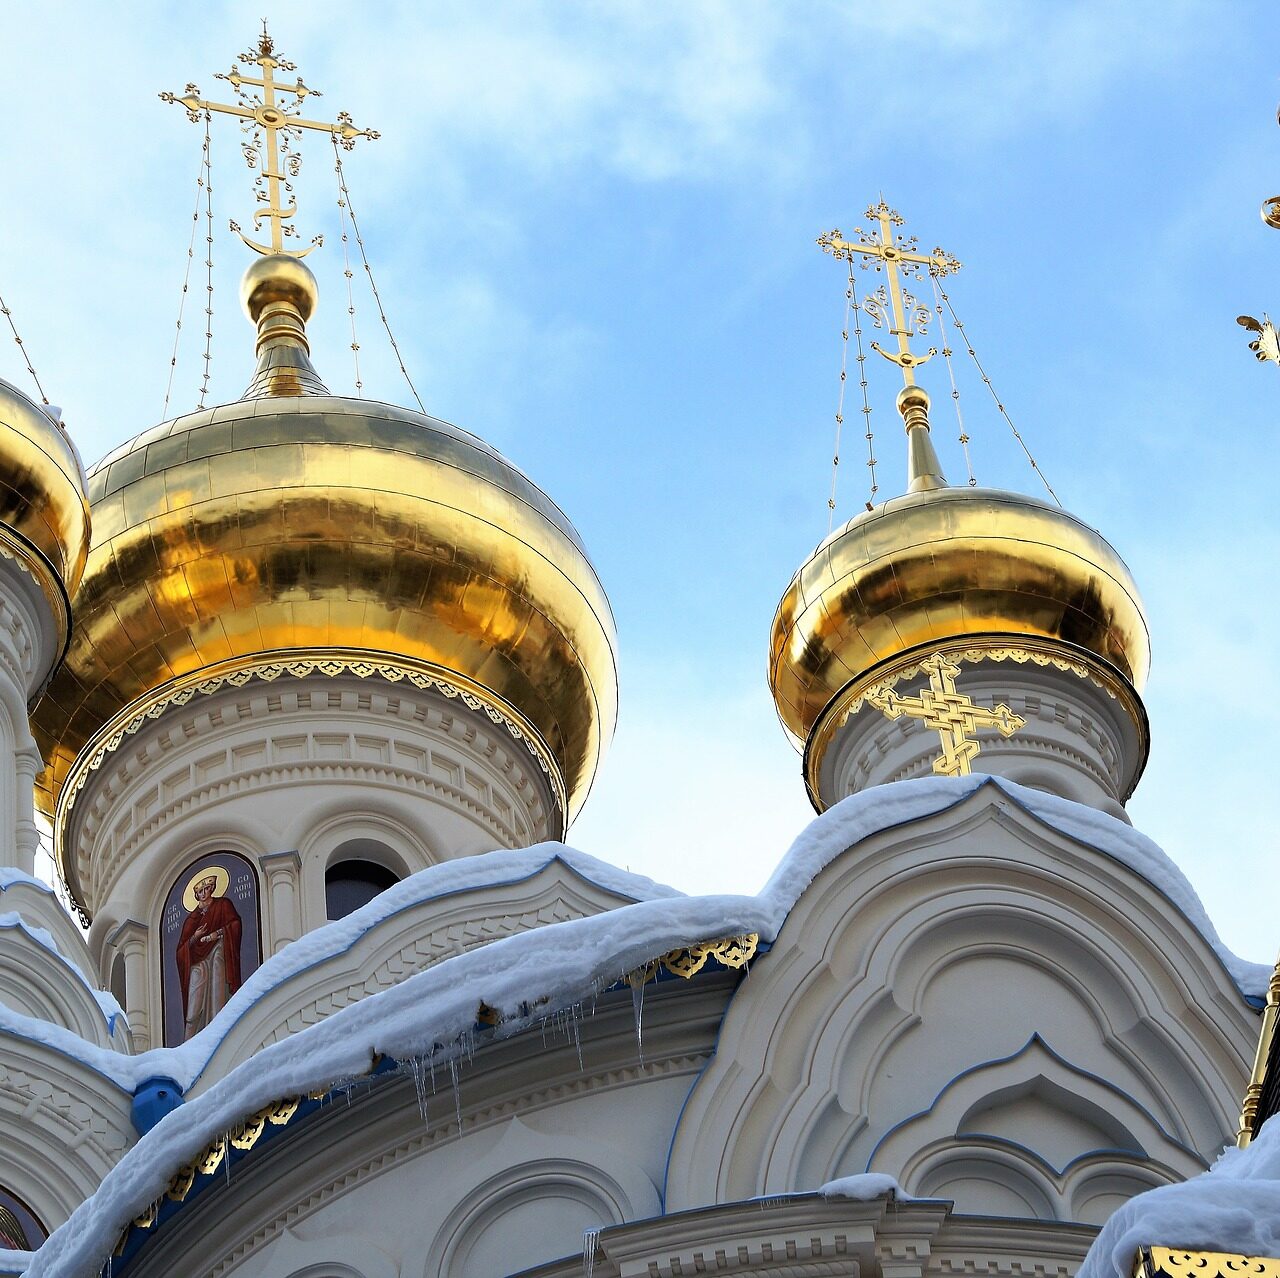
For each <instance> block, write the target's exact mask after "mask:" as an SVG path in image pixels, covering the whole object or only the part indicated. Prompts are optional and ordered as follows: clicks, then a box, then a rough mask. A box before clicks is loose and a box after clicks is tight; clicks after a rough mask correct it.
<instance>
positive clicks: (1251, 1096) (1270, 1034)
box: [1236, 962, 1280, 1149]
mask: <svg viewBox="0 0 1280 1278" xmlns="http://www.w3.org/2000/svg"><path fill="white" fill-rule="evenodd" d="M1278 1016H1280V962H1277V963H1276V966H1275V968H1274V969H1273V970H1272V973H1271V981H1270V983H1269V984H1268V985H1267V1001H1266V1005H1265V1006H1264V1007H1263V1009H1262V1028H1261V1030H1260V1031H1259V1033H1258V1050H1257V1053H1256V1054H1255V1055H1254V1058H1253V1072H1252V1073H1251V1074H1250V1075H1249V1086H1248V1087H1247V1088H1246V1089H1245V1093H1244V1104H1243V1105H1242V1106H1241V1109H1240V1130H1239V1131H1238V1132H1237V1133H1236V1145H1237V1146H1238V1147H1239V1148H1240V1149H1244V1148H1245V1147H1246V1146H1247V1145H1248V1144H1249V1142H1250V1141H1251V1140H1252V1139H1253V1134H1254V1131H1255V1130H1256V1129H1257V1127H1258V1106H1259V1104H1260V1103H1261V1101H1262V1091H1263V1088H1264V1087H1265V1086H1266V1082H1267V1066H1268V1064H1269V1063H1270V1061H1271V1046H1272V1043H1273V1042H1274V1041H1275V1036H1276V1019H1277V1017H1278ZM1269 1117H1270V1115H1269V1114H1268V1115H1264V1121H1265V1119H1266V1118H1269Z"/></svg>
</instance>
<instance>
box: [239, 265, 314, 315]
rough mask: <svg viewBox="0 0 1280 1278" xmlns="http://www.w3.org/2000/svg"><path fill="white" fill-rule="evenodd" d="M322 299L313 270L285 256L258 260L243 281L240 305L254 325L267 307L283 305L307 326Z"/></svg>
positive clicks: (246, 272)
mask: <svg viewBox="0 0 1280 1278" xmlns="http://www.w3.org/2000/svg"><path fill="white" fill-rule="evenodd" d="M319 297H320V289H319V286H318V285H317V284H316V277H315V276H314V275H312V274H311V270H310V268H309V267H307V266H305V265H303V263H301V262H300V261H298V259H297V258H296V257H289V256H288V255H287V254H285V253H271V254H268V255H267V256H266V257H259V258H257V259H255V261H254V262H253V263H252V265H251V266H250V267H249V269H248V270H247V271H245V273H244V278H243V279H242V280H241V281H240V305H241V306H243V307H244V311H245V314H246V315H248V317H249V319H250V320H252V321H253V323H255V324H256V323H257V322H258V320H259V318H260V317H261V315H262V313H263V312H264V311H265V310H266V309H267V307H269V306H272V305H279V304H281V303H283V304H284V305H285V306H287V307H290V308H292V309H293V310H295V311H296V312H297V313H298V317H299V318H300V319H301V320H302V322H303V323H304V324H305V323H306V321H307V320H308V319H310V318H311V312H312V311H314V310H315V308H316V302H317V301H318V300H319Z"/></svg>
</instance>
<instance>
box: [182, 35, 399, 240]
mask: <svg viewBox="0 0 1280 1278" xmlns="http://www.w3.org/2000/svg"><path fill="white" fill-rule="evenodd" d="M236 63H243V64H245V65H249V64H253V65H256V66H257V67H258V68H260V70H261V73H262V74H261V75H260V76H251V75H245V74H244V73H243V72H241V70H240V69H239V67H238V66H237V65H236V64H235V63H233V64H232V67H231V70H230V71H228V72H227V73H226V74H225V75H223V74H218V75H217V76H216V77H215V79H218V80H225V81H226V82H227V83H228V84H229V85H231V87H232V88H233V89H234V90H235V91H236V98H237V101H236V102H234V103H225V102H210V101H208V100H207V99H205V98H202V97H201V96H200V90H199V88H198V87H197V86H196V85H194V84H188V85H187V91H186V93H185V94H183V95H182V97H178V96H176V95H175V94H173V93H168V92H165V93H162V94H161V95H160V97H161V99H162V100H163V101H165V102H174V103H177V104H178V105H179V106H182V107H185V108H186V111H187V118H188V119H190V120H191V121H192V123H196V122H198V121H199V120H200V119H201V118H202V116H203V115H204V114H205V113H217V114H220V115H231V116H235V117H236V118H238V119H239V120H240V121H241V126H242V128H243V130H244V133H245V135H246V137H247V139H248V140H247V141H246V142H244V143H243V144H242V149H243V151H244V157H245V160H246V161H247V162H248V165H249V167H250V168H251V169H256V170H257V172H258V176H257V177H256V178H255V179H254V186H255V187H256V188H257V198H258V204H259V207H258V208H257V209H255V210H254V213H253V225H254V228H255V230H256V229H257V228H258V227H259V226H260V225H261V224H262V223H263V222H269V223H270V225H271V243H270V244H269V245H266V244H259V243H258V242H257V241H256V240H252V239H250V238H249V237H248V236H247V235H246V234H245V233H244V232H243V231H242V230H241V229H240V227H239V226H237V225H236V223H235V222H232V223H231V229H232V230H233V231H235V233H236V234H237V235H239V236H240V238H241V239H242V240H243V241H244V242H245V243H246V244H247V245H248V246H249V247H250V248H251V249H253V250H254V252H256V253H261V254H263V255H264V256H267V255H270V254H276V253H279V254H284V255H286V256H288V257H295V258H298V257H306V255H307V254H308V253H310V252H311V250H312V249H314V248H316V247H317V246H318V245H319V244H321V243H322V242H323V239H322V237H321V236H316V237H315V238H314V239H313V240H312V242H311V243H310V244H308V245H307V247H306V248H304V249H287V248H285V246H284V243H285V239H286V238H294V239H296V238H297V235H298V232H297V228H296V227H295V226H294V225H293V223H292V222H291V221H290V220H289V219H290V218H292V217H293V216H294V214H295V213H297V211H298V206H297V204H296V203H295V202H294V200H293V183H292V182H291V181H290V179H291V178H295V177H297V176H298V173H299V172H300V171H301V168H302V157H301V156H300V155H299V154H298V152H297V150H296V149H295V143H296V140H297V139H299V138H301V136H302V130H303V129H312V130H315V131H318V132H321V133H328V134H329V135H330V136H332V137H333V138H334V139H335V140H336V141H337V144H338V145H339V146H341V147H343V149H344V150H347V151H349V150H351V148H352V147H353V146H355V142H356V139H357V138H368V139H369V140H370V141H373V140H374V139H376V138H377V137H378V136H379V135H378V133H377V132H376V131H375V130H373V129H358V128H356V126H355V124H354V123H353V122H352V119H351V116H350V115H349V114H348V113H347V112H346V111H339V112H338V118H337V119H336V120H334V121H324V120H309V119H306V118H304V117H303V116H302V114H301V109H302V103H303V102H304V100H305V99H306V98H308V97H316V98H318V97H320V96H321V95H320V92H319V90H317V89H312V88H309V87H308V86H307V85H306V84H304V83H303V82H302V77H301V76H298V77H297V80H296V82H295V83H294V84H282V83H280V82H278V81H277V80H276V78H275V72H276V71H277V70H279V71H296V70H297V69H298V68H297V65H296V64H295V63H293V62H290V61H288V59H286V58H282V57H279V56H278V55H277V54H276V51H275V42H274V41H273V40H272V39H271V36H270V34H269V33H268V31H267V23H266V20H265V19H264V20H263V23H262V35H261V36H259V37H258V48H257V51H256V52H252V51H251V52H249V53H242V54H241V55H240V56H239V57H238V58H237V59H236ZM255 89H256V90H258V92H257V93H256V94H255V93H253V92H252V90H255ZM277 95H279V96H277ZM286 198H288V201H289V202H288V204H285V202H284V201H285V199H286Z"/></svg>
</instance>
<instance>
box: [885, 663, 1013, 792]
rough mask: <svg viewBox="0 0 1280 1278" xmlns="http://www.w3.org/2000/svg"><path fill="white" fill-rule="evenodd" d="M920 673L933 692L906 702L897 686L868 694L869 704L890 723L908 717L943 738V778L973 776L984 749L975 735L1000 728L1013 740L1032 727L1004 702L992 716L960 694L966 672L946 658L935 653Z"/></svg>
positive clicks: (938, 764)
mask: <svg viewBox="0 0 1280 1278" xmlns="http://www.w3.org/2000/svg"><path fill="white" fill-rule="evenodd" d="M920 669H921V670H924V671H927V672H928V675H929V686H928V687H927V688H923V689H921V691H920V695H919V696H916V697H904V696H901V695H899V693H897V692H896V691H895V690H894V689H893V688H892V687H891V686H888V685H885V684H879V685H877V686H876V687H874V688H870V689H868V690H867V691H866V692H865V693H864V694H863V700H864V701H866V702H867V703H868V704H869V705H873V706H875V708H876V709H877V710H879V711H880V713H881V714H883V715H884V716H885V717H886V718H889V719H897V718H900V717H901V716H902V715H906V716H907V717H908V718H911V719H919V720H920V721H921V722H922V723H923V724H924V726H925V727H926V728H931V729H932V730H933V731H934V732H936V733H938V735H939V736H940V737H941V739H942V753H941V754H940V755H939V756H938V757H937V758H936V759H935V760H934V761H933V770H934V772H936V773H937V774H938V775H939V776H944V777H963V776H968V775H969V773H970V772H971V771H972V767H971V765H972V763H973V760H974V758H975V757H976V756H977V754H978V752H979V751H980V750H981V749H982V747H981V746H980V745H979V743H978V741H977V740H976V738H975V737H974V735H973V734H974V733H975V732H976V731H977V729H979V728H995V729H997V731H999V732H1000V734H1001V735H1002V736H1005V737H1011V736H1013V734H1014V733H1015V732H1017V730H1018V729H1019V728H1022V727H1025V726H1026V720H1025V719H1023V718H1022V716H1021V715H1017V714H1014V712H1013V711H1012V710H1010V709H1009V707H1008V706H1007V705H1005V704H1004V703H1003V702H1001V703H1000V704H999V705H996V706H993V707H992V708H991V709H990V710H988V709H987V708H986V707H985V706H980V705H978V704H977V703H976V702H975V701H974V700H973V698H972V697H970V696H968V695H967V694H966V693H963V692H959V691H958V690H957V689H956V678H957V676H958V675H959V674H960V667H959V665H957V664H956V663H955V662H954V661H952V660H951V659H950V658H949V657H947V656H946V654H945V653H941V652H935V653H934V654H933V656H932V657H928V658H926V659H925V660H924V661H922V662H921V663H920Z"/></svg>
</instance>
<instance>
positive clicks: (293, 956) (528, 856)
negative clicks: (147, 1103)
mask: <svg viewBox="0 0 1280 1278" xmlns="http://www.w3.org/2000/svg"><path fill="white" fill-rule="evenodd" d="M557 861H559V862H561V863H562V864H564V865H567V866H568V867H569V868H570V869H571V870H572V871H573V872H574V873H575V874H577V875H579V876H580V877H581V878H582V879H584V880H586V881H587V882H590V883H594V884H595V885H596V886H597V887H600V888H603V889H604V890H605V891H606V892H610V893H612V894H613V895H615V896H621V897H623V898H626V899H628V900H632V901H636V900H666V899H670V898H673V897H676V898H678V897H681V896H683V893H681V892H679V891H677V889H675V888H673V887H667V886H666V885H665V884H662V883H655V882H654V881H653V880H652V879H649V878H646V877H645V876H644V875H642V874H632V873H630V872H629V871H627V870H620V869H618V868H617V867H616V866H613V865H609V864H608V863H607V862H605V861H600V860H598V859H597V858H596V857H593V856H588V855H587V853H585V852H577V851H575V850H574V849H573V848H568V847H565V846H564V845H563V844H561V843H539V844H535V845H534V846H533V847H530V848H521V849H518V850H515V851H506V850H503V851H497V852H488V853H485V854H484V855H481V856H469V857H461V858H459V859H458V860H456V861H445V862H442V863H441V864H439V865H433V866H430V867H428V868H427V869H425V870H422V871H420V872H419V873H417V874H412V875H410V876H409V877H408V878H407V879H402V880H401V881H400V882H399V883H397V884H395V885H394V886H392V887H389V888H387V889H386V891H384V892H381V893H379V894H378V896H376V897H375V898H374V899H373V900H372V901H370V902H369V903H368V904H367V905H365V906H362V907H361V908H360V909H358V910H353V911H352V912H351V913H350V914H348V915H347V916H346V917H345V918H342V919H338V920H336V921H335V922H333V923H329V924H327V925H326V926H324V927H321V928H317V929H315V931H312V932H308V933H307V934H306V935H305V936H303V937H301V938H299V939H298V940H296V941H294V942H292V943H291V944H290V945H288V946H286V947H285V948H284V949H283V950H281V951H280V952H279V953H278V954H273V955H272V956H271V957H270V958H268V959H267V960H266V961H265V962H264V963H263V964H262V965H261V966H260V967H259V968H258V969H257V970H256V971H255V972H254V973H253V974H252V975H251V976H250V977H249V978H248V980H246V981H245V983H244V984H243V985H242V986H241V987H240V989H239V990H237V991H236V993H235V994H234V995H233V996H232V997H231V998H230V999H229V1000H228V1001H227V1004H226V1006H225V1007H223V1008H222V1010H221V1011H220V1012H219V1013H218V1015H217V1016H216V1017H214V1019H213V1020H212V1021H211V1022H210V1024H209V1025H208V1026H207V1027H206V1028H205V1029H204V1030H202V1031H201V1032H200V1033H199V1034H197V1035H196V1036H195V1037H194V1038H192V1039H191V1040H190V1041H189V1042H186V1043H183V1044H182V1045H181V1046H180V1047H162V1048H156V1049H154V1050H152V1051H149V1052H142V1053H140V1054H139V1055H137V1056H128V1055H125V1054H124V1053H122V1052H116V1051H112V1050H109V1049H103V1048H100V1047H98V1046H97V1045H96V1044H93V1043H88V1042H86V1041H85V1040H84V1039H82V1038H80V1037H79V1036H78V1035H77V1034H74V1033H72V1032H71V1031H69V1030H66V1029H63V1028H62V1027H61V1026H57V1025H52V1024H50V1023H49V1022H47V1021H43V1020H40V1019H38V1018H35V1017H30V1016H24V1015H22V1014H21V1013H19V1012H16V1011H14V1010H13V1009H11V1008H8V1007H5V1006H4V1005H3V1004H0V1033H8V1034H11V1035H13V1036H15V1037H18V1038H25V1039H29V1040H31V1041H34V1042H38V1043H42V1044H44V1045H45V1046H47V1047H51V1048H53V1049H54V1050H55V1051H58V1052H61V1053H63V1054H64V1055H67V1056H71V1057H73V1058H75V1059H76V1060H78V1061H79V1062H80V1063H81V1064H83V1065H87V1066H88V1067H89V1068H90V1069H92V1070H94V1071H95V1072H97V1073H99V1074H102V1075H104V1076H105V1077H106V1078H107V1079H109V1080H110V1081H111V1082H113V1083H114V1084H116V1086H118V1087H121V1088H123V1089H124V1090H125V1091H127V1092H130V1093H132V1092H133V1091H134V1090H135V1089H136V1088H137V1086H138V1084H139V1083H141V1082H143V1081H145V1080H146V1079H148V1078H157V1077H163V1078H172V1079H173V1080H174V1081H175V1082H177V1083H178V1084H180V1085H181V1087H182V1088H183V1089H184V1090H186V1089H187V1088H189V1087H191V1085H192V1084H193V1083H194V1082H195V1080H196V1079H197V1078H199V1077H200V1075H201V1073H202V1072H203V1071H204V1068H205V1066H206V1065H207V1064H208V1063H209V1061H210V1059H212V1057H213V1054H214V1052H215V1051H216V1050H217V1047H218V1045H219V1044H220V1043H221V1042H222V1040H223V1039H224V1038H225V1037H226V1035H227V1034H228V1033H229V1032H230V1031H231V1029H232V1027H233V1026H234V1025H235V1024H236V1022H237V1021H238V1020H239V1019H240V1017H241V1016H243V1015H244V1014H245V1013H246V1012H247V1011H248V1010H249V1009H250V1008H251V1007H253V1005H254V1004H255V1003H257V1002H259V1001H260V1000H261V999H263V998H265V997H266V996H267V995H268V994H270V993H271V991H272V990H274V989H276V988H277V987H278V986H280V985H282V984H284V983H285V982H286V981H289V980H291V979H293V978H294V977H295V976H297V975H299V974H300V973H301V972H304V971H306V970H308V969H309V968H312V967H315V966H316V965H317V964H319V963H323V962H325V961H326V960H328V959H331V958H334V957H335V956H337V955H340V954H344V953H345V952H346V951H347V950H349V949H350V948H351V947H352V946H353V945H354V944H355V943H356V942H357V941H359V940H360V938H361V937H362V936H364V935H365V933H367V932H369V931H371V930H372V929H374V928H376V927H377V926H378V925H379V924H381V923H383V922H385V921H386V920H387V919H389V918H391V917H393V916H394V915H396V914H400V913H402V912H404V911H405V910H408V909H411V908H413V907H414V906H417V905H421V904H423V903H424V902H426V901H431V900H438V899H440V898H443V897H446V896H451V895H455V894H457V893H460V892H465V891H474V890H477V889H480V888H486V887H494V886H499V885H503V884H511V883H519V882H522V881H524V880H525V879H529V878H532V877H533V876H534V875H536V874H538V873H540V872H541V871H542V870H544V869H546V868H547V866H549V865H552V864H553V863H555V862H557ZM4 873H6V871H4V870H0V874H4ZM12 873H13V874H14V875H15V876H19V878H21V880H22V881H25V879H26V877H27V876H23V875H20V872H19V871H16V870H15V871H13V872H12ZM15 881H16V880H15ZM33 882H36V880H33ZM42 886H43V885H42ZM8 917H9V916H8V915H0V920H3V919H5V918H8ZM12 917H14V918H17V915H13V916H12ZM0 926H3V922H0ZM23 927H24V929H25V930H26V931H27V932H29V933H31V934H32V935H33V936H34V937H36V939H37V940H40V939H41V938H40V936H37V935H36V934H37V933H39V934H42V936H43V937H44V938H47V944H48V946H49V947H50V948H51V949H52V950H53V952H54V953H56V954H57V953H59V951H58V949H57V946H56V944H55V943H54V942H53V938H52V937H51V936H50V935H49V934H48V933H47V932H45V931H44V929H43V928H34V929H33V928H31V927H30V926H28V925H26V924H25V923H23ZM45 943H46V941H45V940H41V944H45ZM59 957H63V956H62V955H61V954H59ZM64 961H65V962H68V963H69V965H70V966H72V967H73V968H74V967H75V965H74V964H71V963H70V960H66V959H64ZM75 970H76V971H77V972H78V973H79V969H78V968H76V969H75ZM79 974H80V978H81V980H84V981H85V984H86V985H87V984H88V981H87V979H86V978H85V977H84V975H83V973H79ZM90 988H91V989H92V987H90ZM95 996H100V1005H101V1006H103V1012H104V1015H108V1014H109V1013H108V1005H106V1004H104V1003H102V1001H101V1000H103V999H106V1000H110V1004H109V1006H110V1008H111V1009H114V1013H115V1014H117V1015H121V1016H123V1013H122V1012H121V1011H120V1008H119V1005H118V1004H117V1003H116V1001H115V999H114V998H112V997H111V995H110V994H104V993H103V992H102V991H101V990H99V991H95ZM109 1023H110V1022H109Z"/></svg>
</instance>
